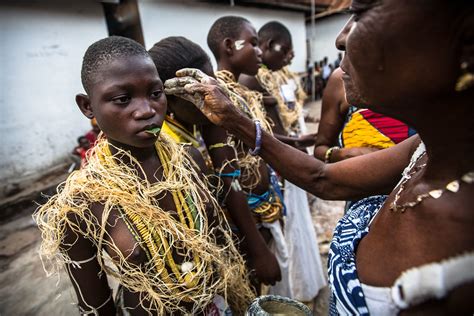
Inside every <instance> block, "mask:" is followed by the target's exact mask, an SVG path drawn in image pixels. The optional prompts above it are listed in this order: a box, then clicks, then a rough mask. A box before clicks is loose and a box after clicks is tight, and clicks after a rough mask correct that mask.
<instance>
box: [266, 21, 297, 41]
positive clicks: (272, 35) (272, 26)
mask: <svg viewBox="0 0 474 316" xmlns="http://www.w3.org/2000/svg"><path fill="white" fill-rule="evenodd" d="M258 40H259V41H261V42H266V41H268V40H274V41H278V42H281V41H286V42H288V43H290V44H292V42H291V33H290V31H289V30H288V28H287V27H286V26H284V25H283V24H281V23H280V22H277V21H271V22H268V23H266V24H265V25H264V26H262V27H261V28H260V30H258Z"/></svg>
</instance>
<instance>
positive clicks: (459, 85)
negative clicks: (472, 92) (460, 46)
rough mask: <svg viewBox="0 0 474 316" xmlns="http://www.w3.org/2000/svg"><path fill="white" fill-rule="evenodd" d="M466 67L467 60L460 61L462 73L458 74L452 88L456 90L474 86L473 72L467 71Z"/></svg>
mask: <svg viewBox="0 0 474 316" xmlns="http://www.w3.org/2000/svg"><path fill="white" fill-rule="evenodd" d="M467 68H468V65H467V62H463V63H461V71H462V74H461V75H460V76H459V78H458V81H456V86H455V88H454V89H455V90H456V91H458V92H460V91H464V90H467V89H469V88H471V87H474V74H473V73H472V72H470V71H468V69H467Z"/></svg>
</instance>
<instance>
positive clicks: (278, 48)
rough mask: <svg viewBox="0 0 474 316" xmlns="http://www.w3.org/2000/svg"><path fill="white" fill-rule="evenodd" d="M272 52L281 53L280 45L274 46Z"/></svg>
mask: <svg viewBox="0 0 474 316" xmlns="http://www.w3.org/2000/svg"><path fill="white" fill-rule="evenodd" d="M273 50H274V51H275V52H279V51H281V45H280V44H275V46H274V47H273Z"/></svg>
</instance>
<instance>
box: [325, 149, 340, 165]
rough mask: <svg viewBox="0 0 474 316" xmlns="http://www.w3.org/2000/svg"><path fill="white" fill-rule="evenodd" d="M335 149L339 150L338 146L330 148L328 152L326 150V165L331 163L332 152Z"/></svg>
mask: <svg viewBox="0 0 474 316" xmlns="http://www.w3.org/2000/svg"><path fill="white" fill-rule="evenodd" d="M334 149H339V147H338V146H333V147H331V148H329V149H328V150H326V153H325V154H324V162H325V163H329V162H331V156H332V152H333V150H334Z"/></svg>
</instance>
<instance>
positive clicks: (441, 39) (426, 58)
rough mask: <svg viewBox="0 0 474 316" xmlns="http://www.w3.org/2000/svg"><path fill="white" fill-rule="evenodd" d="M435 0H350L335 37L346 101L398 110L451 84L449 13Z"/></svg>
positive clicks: (432, 95)
mask: <svg viewBox="0 0 474 316" xmlns="http://www.w3.org/2000/svg"><path fill="white" fill-rule="evenodd" d="M441 3H442V1H433V3H431V4H430V5H426V3H424V2H423V3H421V2H420V1H411V0H383V1H380V0H379V1H377V0H353V2H352V7H351V9H352V11H353V15H352V17H351V18H350V20H349V21H348V22H347V24H346V25H345V26H344V28H343V30H342V31H341V33H340V34H339V35H338V37H337V40H336V46H337V47H338V48H339V49H341V50H344V51H345V52H346V54H345V56H344V59H343V61H342V63H341V68H342V70H343V71H344V72H345V74H344V75H343V80H344V87H345V89H346V98H347V101H348V102H349V104H353V105H356V106H361V107H369V108H372V109H373V110H375V111H380V112H382V113H385V114H390V113H398V111H399V109H400V108H403V107H408V106H409V105H410V104H414V103H416V100H423V101H424V102H423V103H424V104H426V102H427V98H435V97H436V96H437V95H440V94H441V93H443V92H446V91H448V90H449V91H451V90H452V89H453V87H452V85H453V82H454V81H455V78H456V74H455V69H456V66H455V65H454V64H455V63H456V59H457V58H456V56H455V55H454V54H455V49H454V46H455V45H453V40H452V37H453V34H451V32H452V31H453V28H452V27H451V25H450V22H451V21H450V20H451V19H452V18H451V16H450V13H449V12H446V11H447V10H446V8H445V6H446V5H444V4H443V5H441ZM443 9H444V10H443ZM451 14H452V13H451ZM409 100H410V101H412V102H408V101H409Z"/></svg>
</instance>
